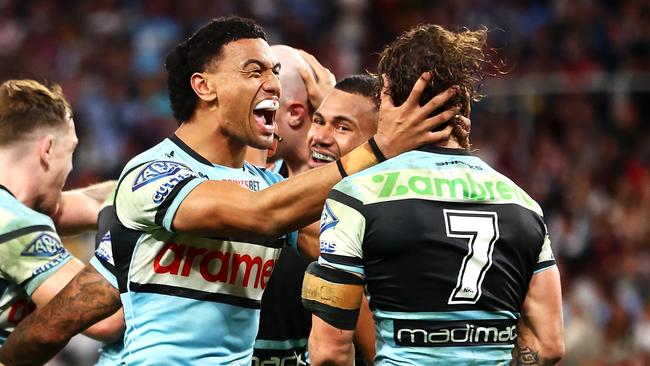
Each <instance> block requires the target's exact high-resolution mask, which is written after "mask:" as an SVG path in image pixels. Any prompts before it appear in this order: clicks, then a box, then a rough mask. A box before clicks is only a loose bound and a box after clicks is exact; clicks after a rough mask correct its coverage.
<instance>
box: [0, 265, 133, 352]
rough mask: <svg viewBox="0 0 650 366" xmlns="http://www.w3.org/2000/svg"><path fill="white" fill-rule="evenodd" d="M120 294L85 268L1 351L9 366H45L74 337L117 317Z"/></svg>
mask: <svg viewBox="0 0 650 366" xmlns="http://www.w3.org/2000/svg"><path fill="white" fill-rule="evenodd" d="M120 306H121V303H120V300H119V293H118V291H117V290H116V289H115V288H113V287H112V286H111V285H110V283H108V282H107V281H106V280H105V279H104V278H103V277H102V276H101V275H100V274H99V273H97V272H96V271H95V270H94V269H93V268H92V267H90V266H86V267H85V268H84V269H83V270H82V271H81V272H80V273H79V275H78V276H77V277H75V278H74V279H73V280H72V281H71V282H70V283H69V284H68V285H67V286H66V287H65V288H63V290H62V291H61V292H60V293H59V294H58V295H57V296H55V297H54V298H53V299H52V300H51V301H50V302H49V303H48V304H47V305H45V306H43V307H39V308H37V310H36V312H34V313H33V314H32V315H30V316H29V317H27V318H26V319H25V320H24V321H23V322H21V323H20V324H19V325H18V326H17V327H16V329H14V331H13V332H12V333H11V335H10V336H9V338H7V341H6V342H5V344H4V345H3V346H2V348H0V362H2V363H4V364H6V365H42V364H43V363H45V362H46V361H47V360H49V359H50V358H52V357H53V356H54V355H55V354H56V353H57V352H59V351H60V350H61V349H62V348H63V347H64V346H65V345H66V344H67V343H68V341H69V340H70V338H72V337H73V336H74V335H76V334H78V333H80V332H81V331H83V330H84V329H86V328H88V327H89V326H91V325H92V324H95V323H96V322H97V321H99V320H101V319H104V318H105V317H107V316H109V315H111V314H113V313H115V312H116V311H117V310H118V309H119V308H120Z"/></svg>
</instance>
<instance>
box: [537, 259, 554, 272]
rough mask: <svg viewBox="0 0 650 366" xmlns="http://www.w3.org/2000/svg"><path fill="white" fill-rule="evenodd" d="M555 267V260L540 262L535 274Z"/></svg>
mask: <svg viewBox="0 0 650 366" xmlns="http://www.w3.org/2000/svg"><path fill="white" fill-rule="evenodd" d="M554 265H555V260H550V261H544V262H539V263H537V264H536V265H535V267H534V268H533V273H538V272H542V271H544V270H546V269H549V268H551V267H553V266H554Z"/></svg>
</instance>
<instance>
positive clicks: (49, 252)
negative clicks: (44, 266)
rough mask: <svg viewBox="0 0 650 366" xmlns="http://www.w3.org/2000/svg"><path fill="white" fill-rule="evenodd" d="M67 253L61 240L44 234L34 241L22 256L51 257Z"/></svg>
mask: <svg viewBox="0 0 650 366" xmlns="http://www.w3.org/2000/svg"><path fill="white" fill-rule="evenodd" d="M63 252H65V249H64V248H63V246H62V245H61V242H60V241H59V238H57V237H55V236H53V235H50V234H47V233H43V234H41V235H39V236H38V237H37V238H36V239H34V240H33V241H32V242H31V243H29V245H28V246H27V247H26V248H25V250H23V251H22V253H20V255H22V256H25V257H51V256H54V255H56V254H60V253H63Z"/></svg>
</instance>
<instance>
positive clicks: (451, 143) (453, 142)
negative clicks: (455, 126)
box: [435, 136, 461, 149]
mask: <svg viewBox="0 0 650 366" xmlns="http://www.w3.org/2000/svg"><path fill="white" fill-rule="evenodd" d="M435 146H438V147H446V148H448V149H460V148H461V146H460V144H459V143H458V141H456V139H455V138H454V137H453V136H452V137H450V138H449V140H447V141H443V142H439V143H437V144H436V145H435Z"/></svg>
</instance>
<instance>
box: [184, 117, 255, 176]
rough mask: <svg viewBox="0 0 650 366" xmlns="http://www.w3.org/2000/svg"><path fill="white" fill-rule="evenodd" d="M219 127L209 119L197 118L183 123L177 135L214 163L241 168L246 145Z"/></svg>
mask: <svg viewBox="0 0 650 366" xmlns="http://www.w3.org/2000/svg"><path fill="white" fill-rule="evenodd" d="M218 127H219V126H218V125H214V124H212V125H210V121H209V119H206V118H203V119H199V118H195V119H193V120H191V121H188V122H184V123H183V124H181V126H180V127H179V128H178V129H177V130H176V136H178V138H180V139H181V140H182V141H183V142H184V143H185V144H187V146H189V147H190V148H192V150H194V151H196V152H197V153H198V154H199V155H201V156H202V157H204V158H205V159H207V160H208V161H209V162H211V163H213V164H218V165H223V166H227V167H231V168H241V167H242V166H243V165H244V156H245V154H246V145H245V144H244V143H242V142H241V141H237V140H236V139H235V138H233V136H228V135H225V134H224V133H223V132H222V131H221V130H220V129H219V128H218Z"/></svg>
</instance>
